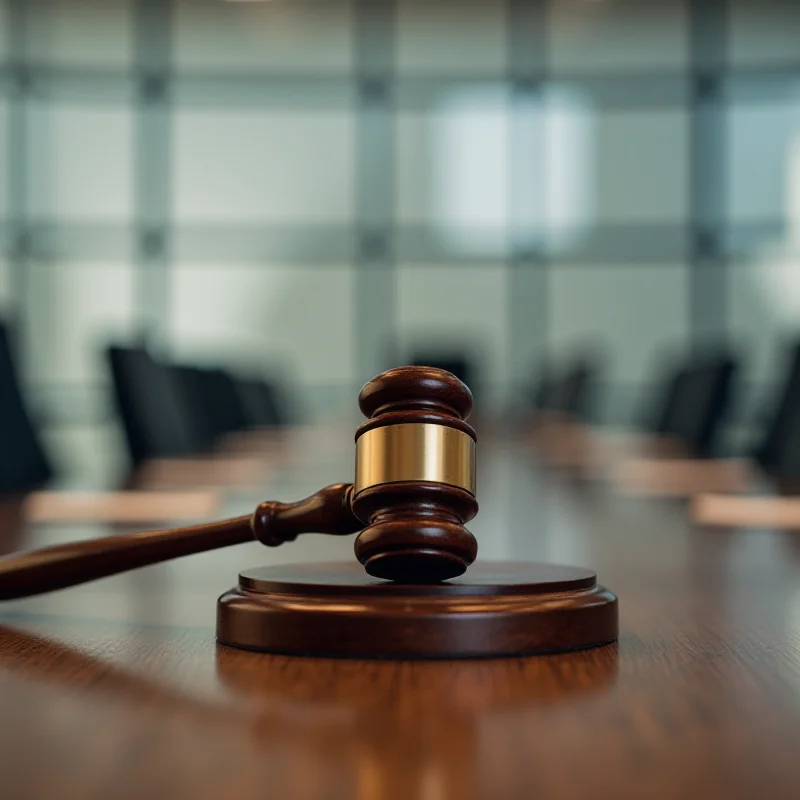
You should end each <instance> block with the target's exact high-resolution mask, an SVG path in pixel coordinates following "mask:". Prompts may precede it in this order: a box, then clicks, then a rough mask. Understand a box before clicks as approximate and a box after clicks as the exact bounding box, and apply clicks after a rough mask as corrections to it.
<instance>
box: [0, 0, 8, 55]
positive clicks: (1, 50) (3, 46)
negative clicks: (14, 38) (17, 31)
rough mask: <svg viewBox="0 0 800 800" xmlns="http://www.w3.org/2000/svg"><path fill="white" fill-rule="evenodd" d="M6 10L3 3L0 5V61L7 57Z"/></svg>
mask: <svg viewBox="0 0 800 800" xmlns="http://www.w3.org/2000/svg"><path fill="white" fill-rule="evenodd" d="M8 45H9V36H8V9H7V8H6V4H5V3H0V60H3V59H5V58H6V56H7V55H8Z"/></svg>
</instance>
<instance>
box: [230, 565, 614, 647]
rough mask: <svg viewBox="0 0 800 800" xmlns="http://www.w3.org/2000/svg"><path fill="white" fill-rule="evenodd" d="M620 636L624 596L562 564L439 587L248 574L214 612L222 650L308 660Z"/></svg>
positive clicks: (329, 570)
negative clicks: (619, 608) (620, 601)
mask: <svg viewBox="0 0 800 800" xmlns="http://www.w3.org/2000/svg"><path fill="white" fill-rule="evenodd" d="M617 632H618V613H617V598H616V597H615V596H614V595H613V594H612V593H611V592H609V591H608V590H607V589H605V588H604V587H602V586H600V585H598V584H597V581H596V575H595V573H594V572H592V571H591V570H588V569H582V568H580V567H566V566H558V565H555V564H536V563H505V562H494V563H493V562H482V563H478V564H474V565H473V566H472V567H470V569H469V570H468V571H467V573H466V574H465V575H464V576H462V577H461V578H457V579H454V580H451V581H448V582H446V583H442V584H436V585H413V584H398V583H388V582H385V581H379V580H376V579H374V578H371V577H370V576H369V575H367V574H366V573H365V572H364V569H363V568H362V567H361V566H360V565H359V564H355V563H354V564H347V563H329V564H287V565H282V566H274V567H266V568H263V569H253V570H247V571H245V572H242V573H241V574H240V575H239V587H238V588H236V589H232V590H231V591H229V592H226V593H225V594H224V595H222V597H220V599H219V602H218V606H217V640H218V641H219V642H220V643H222V644H226V645H231V646H233V647H240V648H245V649H248V650H259V651H265V652H270V653H287V654H293V655H305V656H334V657H346V658H408V659H411V658H471V657H490V656H494V657H497V656H517V655H520V656H521V655H532V654H543V653H560V652H564V651H568V650H579V649H583V648H587V647H597V646H598V645H604V644H608V643H610V642H613V641H616V639H617Z"/></svg>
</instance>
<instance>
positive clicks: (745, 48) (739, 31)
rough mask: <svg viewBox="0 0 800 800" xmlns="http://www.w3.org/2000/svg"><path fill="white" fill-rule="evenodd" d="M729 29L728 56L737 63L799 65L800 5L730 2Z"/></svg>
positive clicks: (792, 1) (776, 0) (791, 1)
mask: <svg viewBox="0 0 800 800" xmlns="http://www.w3.org/2000/svg"><path fill="white" fill-rule="evenodd" d="M728 30H729V39H728V54H729V58H730V61H731V62H732V63H733V64H736V65H766V64H796V63H797V55H798V53H800V3H798V2H797V0H758V2H753V0H729V12H728Z"/></svg>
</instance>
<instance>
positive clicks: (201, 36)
mask: <svg viewBox="0 0 800 800" xmlns="http://www.w3.org/2000/svg"><path fill="white" fill-rule="evenodd" d="M174 14H175V17H174V18H175V34H176V36H175V56H174V59H175V63H176V65H177V67H178V68H179V69H196V70H202V71H208V70H229V71H236V70H241V71H248V70H249V71H252V70H259V69H263V70H273V71H275V70H277V71H291V72H300V73H302V72H315V73H320V72H325V71H334V72H338V73H345V72H347V71H349V70H350V69H351V67H352V64H353V53H354V50H355V48H354V45H353V41H352V31H353V20H352V16H353V13H352V4H351V3H350V2H343V1H342V0H291V2H275V3H225V2H220V1H219V0H203V2H197V0H179V2H177V3H176V5H175V11H174Z"/></svg>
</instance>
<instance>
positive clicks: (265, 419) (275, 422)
mask: <svg viewBox="0 0 800 800" xmlns="http://www.w3.org/2000/svg"><path fill="white" fill-rule="evenodd" d="M236 388H237V390H238V392H239V399H240V400H241V403H242V408H243V410H244V413H245V415H246V417H247V421H248V424H249V425H250V426H251V427H253V428H272V427H279V426H282V425H288V424H289V422H290V420H289V416H288V414H287V412H286V409H285V407H284V404H283V402H282V398H281V394H280V392H279V391H278V389H277V387H276V386H275V385H274V384H273V383H271V382H270V381H266V380H259V379H256V378H239V379H238V380H237V381H236Z"/></svg>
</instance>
